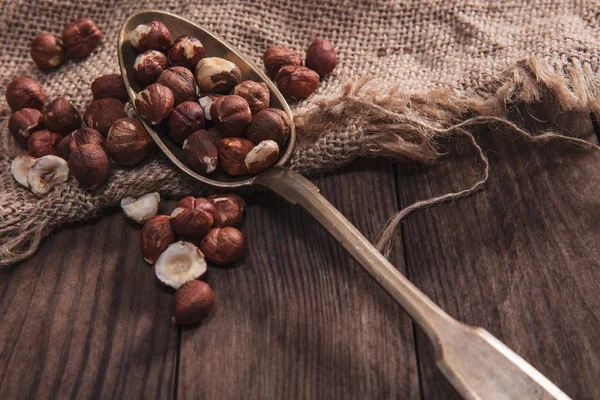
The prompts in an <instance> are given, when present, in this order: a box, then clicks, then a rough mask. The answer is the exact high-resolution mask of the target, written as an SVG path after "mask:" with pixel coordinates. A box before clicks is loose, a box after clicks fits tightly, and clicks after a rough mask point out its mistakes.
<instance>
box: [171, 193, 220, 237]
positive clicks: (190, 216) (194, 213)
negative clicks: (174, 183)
mask: <svg viewBox="0 0 600 400" xmlns="http://www.w3.org/2000/svg"><path fill="white" fill-rule="evenodd" d="M214 212H215V206H214V205H213V203H211V202H210V201H208V200H206V199H205V198H202V197H198V198H194V197H193V196H188V197H184V198H183V199H181V200H179V202H178V203H177V208H175V209H174V210H173V212H172V213H171V229H172V230H173V232H175V234H176V235H179V236H184V237H186V238H199V237H202V236H204V234H205V233H206V232H208V230H209V229H210V228H212V226H213V213H214Z"/></svg>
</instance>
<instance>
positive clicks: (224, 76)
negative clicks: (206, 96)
mask: <svg viewBox="0 0 600 400" xmlns="http://www.w3.org/2000/svg"><path fill="white" fill-rule="evenodd" d="M241 80H242V71H240V69H239V68H238V66H237V65H235V64H234V63H232V62H231V61H227V60H225V59H223V58H218V57H208V58H203V59H202V60H200V62H199V63H198V65H196V82H198V88H200V91H201V92H214V93H229V92H231V90H232V89H233V88H234V87H235V85H237V84H238V83H240V81H241Z"/></svg>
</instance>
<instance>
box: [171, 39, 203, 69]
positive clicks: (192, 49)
mask: <svg viewBox="0 0 600 400" xmlns="http://www.w3.org/2000/svg"><path fill="white" fill-rule="evenodd" d="M205 55H206V51H205V50H204V46H203V45H202V42H201V41H200V39H198V38H197V37H195V36H191V35H183V36H180V37H178V38H177V39H175V41H174V42H173V44H172V45H171V48H170V49H169V54H168V58H169V62H170V63H171V65H181V66H182V67H185V68H189V69H191V70H193V69H194V68H196V64H198V62H199V61H200V60H202V59H203V58H204V56H205Z"/></svg>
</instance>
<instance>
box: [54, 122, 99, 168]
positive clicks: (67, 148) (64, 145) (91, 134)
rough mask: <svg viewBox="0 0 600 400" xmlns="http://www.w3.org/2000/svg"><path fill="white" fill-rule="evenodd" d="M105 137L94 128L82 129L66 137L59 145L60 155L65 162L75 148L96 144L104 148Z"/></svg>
mask: <svg viewBox="0 0 600 400" xmlns="http://www.w3.org/2000/svg"><path fill="white" fill-rule="evenodd" d="M104 142H105V139H104V136H102V134H101V133H100V132H98V131H97V130H95V129H92V128H81V129H78V130H76V131H75V132H72V133H70V134H69V135H67V136H65V137H64V138H63V139H62V140H61V141H60V143H59V144H58V155H59V156H60V157H62V158H64V159H65V160H68V159H69V157H70V156H71V152H72V151H73V150H75V148H77V147H79V146H82V145H84V144H94V145H96V146H100V147H104Z"/></svg>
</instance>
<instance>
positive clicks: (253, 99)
mask: <svg viewBox="0 0 600 400" xmlns="http://www.w3.org/2000/svg"><path fill="white" fill-rule="evenodd" d="M231 94H234V95H237V96H240V97H243V98H244V99H245V100H246V101H247V102H248V106H249V107H250V112H251V113H252V115H254V114H256V113H257V112H259V111H260V110H262V109H265V108H267V107H269V103H270V102H271V93H270V92H269V88H268V86H267V84H266V83H264V82H254V81H244V82H242V83H240V84H239V85H237V86H236V87H234V88H233V91H232V92H231Z"/></svg>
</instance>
